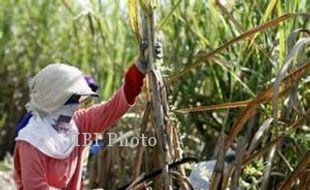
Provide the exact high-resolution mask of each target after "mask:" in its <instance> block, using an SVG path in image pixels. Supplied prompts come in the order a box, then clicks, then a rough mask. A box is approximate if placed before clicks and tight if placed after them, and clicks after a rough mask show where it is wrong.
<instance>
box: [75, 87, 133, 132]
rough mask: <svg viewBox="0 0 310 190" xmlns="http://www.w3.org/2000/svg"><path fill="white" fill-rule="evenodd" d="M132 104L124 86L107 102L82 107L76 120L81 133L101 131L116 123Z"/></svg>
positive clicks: (77, 113)
mask: <svg viewBox="0 0 310 190" xmlns="http://www.w3.org/2000/svg"><path fill="white" fill-rule="evenodd" d="M129 107H130V105H129V103H128V102H127V100H126V97H125V94H124V87H123V86H122V87H121V88H120V89H119V90H118V91H117V93H116V94H115V95H114V96H113V97H112V98H111V99H110V100H109V101H108V102H107V103H101V104H97V105H94V106H91V107H90V108H88V109H82V110H79V111H77V112H76V113H75V115H74V120H75V122H76V124H77V126H78V128H79V130H80V134H81V133H82V134H84V133H85V134H86V133H87V134H91V135H92V137H93V136H94V135H95V134H96V133H101V132H103V131H104V130H105V129H107V128H109V127H110V126H111V125H112V124H114V123H115V122H116V121H117V120H118V119H119V118H120V117H121V116H122V115H123V114H125V113H126V112H127V110H128V109H129Z"/></svg>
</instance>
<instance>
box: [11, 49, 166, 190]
mask: <svg viewBox="0 0 310 190" xmlns="http://www.w3.org/2000/svg"><path fill="white" fill-rule="evenodd" d="M156 58H162V46H161V44H157V46H156ZM145 73H146V63H145V61H144V60H143V58H142V56H139V59H138V61H137V62H136V63H135V64H133V65H132V66H131V67H130V68H129V69H128V71H127V72H126V74H125V77H124V84H123V85H122V86H121V87H120V89H119V90H118V91H117V92H116V94H115V95H114V96H113V97H112V98H111V99H110V100H109V101H107V103H104V104H103V103H101V104H95V105H93V106H91V107H89V108H87V109H80V110H77V108H78V106H79V104H81V103H82V101H83V99H85V97H91V96H97V94H96V93H94V92H93V91H92V90H91V89H90V87H89V86H88V84H87V82H86V80H85V79H84V76H83V73H82V72H81V71H80V70H79V69H78V68H76V67H73V66H70V65H67V64H50V65H48V66H47V67H45V68H44V69H42V70H41V71H40V72H39V73H37V74H36V75H35V77H34V78H33V79H32V80H31V81H30V83H29V88H30V100H29V102H28V103H27V105H26V108H27V110H28V112H31V114H32V117H31V118H30V119H29V121H28V123H27V124H26V126H25V127H24V128H22V129H21V130H20V131H19V132H18V136H17V137H16V139H15V140H16V146H15V150H14V180H15V183H16V187H17V189H18V190H55V189H66V190H80V189H83V188H84V187H83V186H82V184H81V175H82V163H81V162H82V160H83V156H82V152H83V148H84V147H83V146H78V145H83V144H87V143H86V142H85V139H84V138H83V136H82V135H81V134H84V133H88V134H91V136H92V137H93V138H94V137H95V135H96V134H98V133H102V132H103V131H105V130H106V129H108V128H109V127H111V125H112V124H113V123H115V122H116V121H117V120H118V119H119V118H120V117H121V116H122V115H123V114H124V113H126V111H127V110H128V108H129V107H130V106H131V105H133V104H134V102H135V99H136V97H137V96H138V95H139V93H140V92H141V89H142V86H143V79H144V77H145Z"/></svg>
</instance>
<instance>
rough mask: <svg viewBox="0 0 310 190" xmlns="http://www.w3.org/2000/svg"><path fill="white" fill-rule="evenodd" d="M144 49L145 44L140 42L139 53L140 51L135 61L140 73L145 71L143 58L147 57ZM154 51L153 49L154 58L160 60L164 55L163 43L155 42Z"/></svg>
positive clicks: (145, 66) (145, 64)
mask: <svg viewBox="0 0 310 190" xmlns="http://www.w3.org/2000/svg"><path fill="white" fill-rule="evenodd" d="M146 49H147V44H146V43H143V42H142V43H141V45H140V52H141V53H140V55H139V58H138V60H137V62H136V66H137V68H138V70H139V71H140V72H141V73H146V72H147V61H146V60H145V57H147V55H146ZM154 51H155V52H154V56H155V59H157V60H160V59H162V58H163V57H164V54H163V45H162V43H160V42H159V41H156V42H155V49H154Z"/></svg>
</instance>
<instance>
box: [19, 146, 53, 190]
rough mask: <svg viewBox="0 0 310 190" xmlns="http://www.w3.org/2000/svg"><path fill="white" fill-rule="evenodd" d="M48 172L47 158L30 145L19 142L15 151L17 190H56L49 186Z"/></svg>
mask: <svg viewBox="0 0 310 190" xmlns="http://www.w3.org/2000/svg"><path fill="white" fill-rule="evenodd" d="M21 156H22V158H21ZM46 172H47V161H46V157H45V156H44V155H42V154H40V153H39V152H38V150H37V149H36V148H34V147H33V146H32V145H30V144H29V143H27V142H24V141H18V142H17V143H16V147H15V151H14V180H15V183H16V187H17V189H18V190H28V189H31V190H56V189H57V188H54V187H51V186H49V185H48V183H47V177H46Z"/></svg>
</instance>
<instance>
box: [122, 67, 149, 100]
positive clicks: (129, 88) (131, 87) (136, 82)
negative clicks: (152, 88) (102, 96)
mask: <svg viewBox="0 0 310 190" xmlns="http://www.w3.org/2000/svg"><path fill="white" fill-rule="evenodd" d="M144 77H145V74H143V73H142V72H140V71H139V70H138V68H137V66H136V64H133V65H131V67H130V68H129V69H128V71H127V72H126V75H125V85H124V93H125V96H126V99H127V102H128V103H129V104H130V105H132V104H133V103H134V102H135V99H136V97H137V96H138V95H139V94H140V92H141V90H142V87H143V79H144Z"/></svg>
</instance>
